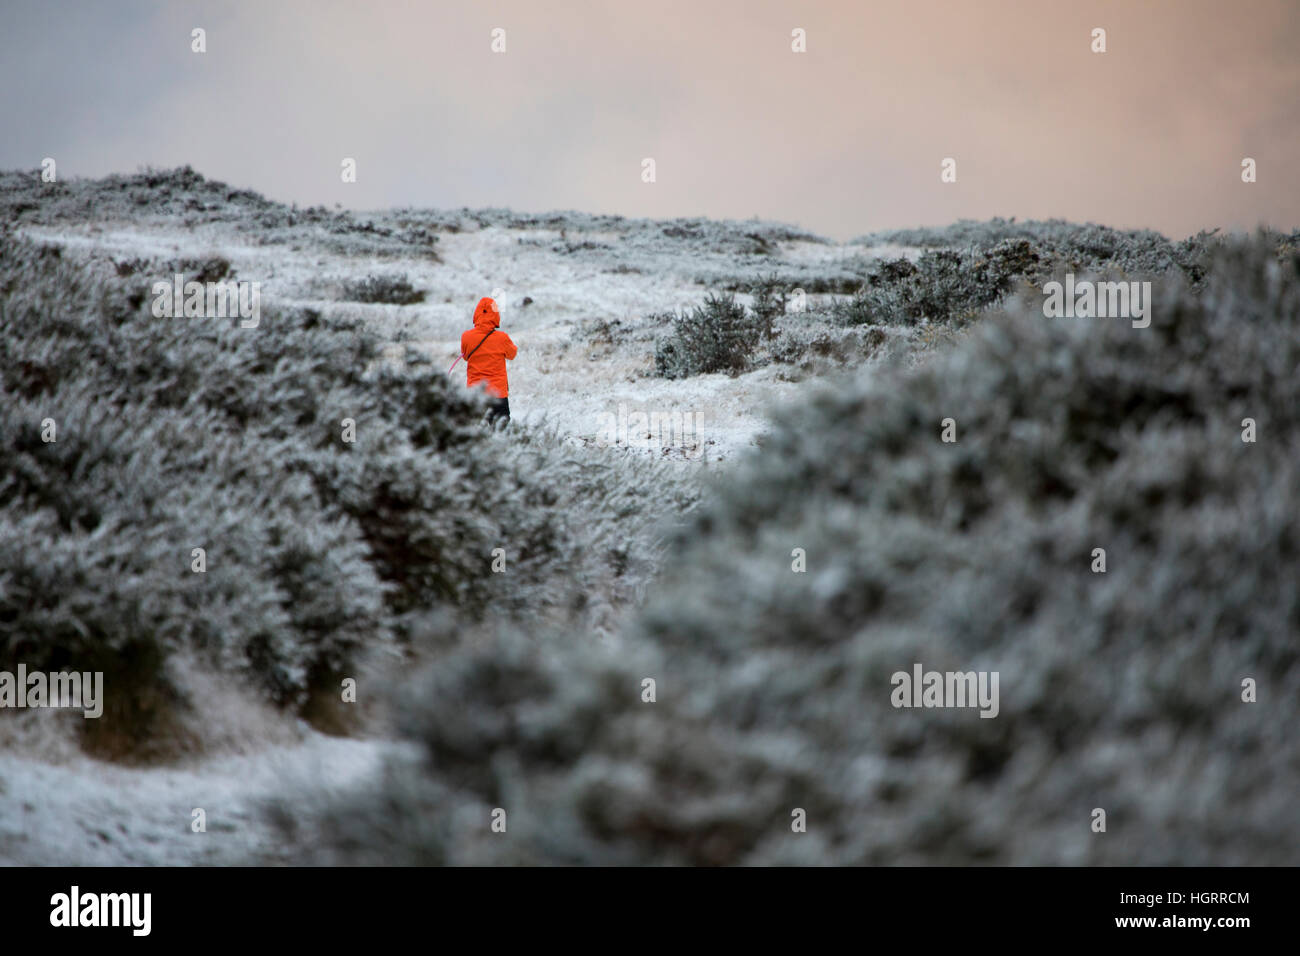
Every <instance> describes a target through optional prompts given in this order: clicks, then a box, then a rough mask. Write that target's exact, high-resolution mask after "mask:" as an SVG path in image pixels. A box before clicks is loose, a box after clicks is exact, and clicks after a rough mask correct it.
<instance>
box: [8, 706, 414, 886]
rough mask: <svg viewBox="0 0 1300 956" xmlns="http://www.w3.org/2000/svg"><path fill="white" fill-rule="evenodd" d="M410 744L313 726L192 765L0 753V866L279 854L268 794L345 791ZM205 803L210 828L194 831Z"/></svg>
mask: <svg viewBox="0 0 1300 956" xmlns="http://www.w3.org/2000/svg"><path fill="white" fill-rule="evenodd" d="M406 752H408V751H407V750H406V749H405V748H404V747H402V746H400V745H397V744H393V743H389V742H386V741H380V740H353V739H345V738H338V737H326V736H324V735H322V734H319V733H316V732H314V731H307V732H306V735H305V738H304V739H303V741H302V742H301V743H299V744H295V745H287V746H276V747H268V748H266V749H263V750H258V751H256V752H253V753H250V754H241V755H222V756H215V757H209V758H207V759H205V760H202V761H196V762H194V763H193V764H192V765H186V766H176V767H151V768H147V769H136V768H129V767H120V766H116V765H114V764H109V763H101V762H98V761H94V760H90V759H88V758H85V757H80V756H78V757H76V758H74V759H72V760H70V761H68V762H66V763H60V764H51V763H45V762H43V761H40V760H36V759H32V758H31V757H26V756H19V755H16V754H0V864H11V865H19V866H131V865H167V866H192V865H223V864H224V865H238V864H248V863H250V862H258V861H269V862H275V861H276V855H275V853H274V847H275V846H276V845H278V844H279V843H280V842H281V841H280V840H279V839H278V838H277V837H276V836H275V834H274V833H273V832H272V830H271V826H270V824H269V822H268V820H267V818H266V816H265V814H264V813H263V812H262V808H263V805H264V801H265V800H269V799H274V798H288V799H292V794H293V791H294V788H295V787H298V786H301V787H302V788H303V789H304V792H312V793H314V794H319V793H321V792H322V791H324V792H329V791H330V790H343V789H346V788H348V787H350V786H352V785H355V784H358V783H360V782H362V781H363V780H366V779H369V778H372V777H373V776H374V775H376V774H377V773H378V771H379V768H380V765H381V762H382V761H383V759H384V758H385V757H386V756H388V755H399V754H403V753H406ZM196 808H199V809H202V810H203V811H204V812H205V814H206V817H207V831H206V832H204V833H195V832H193V831H192V829H191V822H192V820H193V811H194V810H195V809H196Z"/></svg>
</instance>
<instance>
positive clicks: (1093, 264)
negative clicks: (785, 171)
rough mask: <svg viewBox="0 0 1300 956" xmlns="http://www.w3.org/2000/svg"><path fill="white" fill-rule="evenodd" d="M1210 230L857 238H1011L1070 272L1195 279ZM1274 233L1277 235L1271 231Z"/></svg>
mask: <svg viewBox="0 0 1300 956" xmlns="http://www.w3.org/2000/svg"><path fill="white" fill-rule="evenodd" d="M1216 232H1217V230H1215V231H1213V232H1201V233H1198V234H1197V235H1195V236H1189V237H1188V238H1186V239H1182V240H1179V241H1177V242H1175V241H1172V240H1170V239H1167V238H1166V237H1165V236H1162V235H1161V234H1160V233H1158V232H1154V231H1152V230H1150V229H1112V228H1111V227H1109V226H1099V225H1096V224H1094V223H1086V224H1082V225H1080V224H1078V223H1072V222H1066V221H1065V220H1063V219H1049V220H1046V221H1035V220H1029V221H1026V222H1016V221H1015V220H1014V219H1011V220H1007V219H990V220H988V221H987V222H976V221H973V220H969V219H963V220H961V221H959V222H956V223H954V224H952V225H950V226H944V227H941V228H926V229H899V230H893V231H890V232H878V233H873V234H872V235H870V236H864V237H862V238H861V239H858V240H856V241H857V242H860V243H865V244H874V243H896V244H901V245H910V246H923V247H930V248H935V247H945V248H976V249H991V248H993V247H994V246H997V245H1000V244H1004V243H1009V242H1028V243H1029V244H1030V246H1031V247H1032V248H1033V249H1034V250H1035V251H1036V252H1037V254H1038V255H1039V257H1040V259H1041V260H1042V261H1043V263H1044V264H1046V266H1047V271H1048V272H1050V271H1051V269H1052V268H1055V267H1057V266H1059V267H1061V268H1062V269H1069V270H1074V271H1094V272H1095V271H1104V270H1113V271H1118V272H1126V273H1164V272H1174V271H1177V272H1181V273H1182V274H1183V275H1184V276H1186V277H1187V278H1188V279H1191V280H1192V281H1193V282H1199V281H1200V280H1201V278H1202V277H1203V276H1204V275H1205V264H1206V261H1207V259H1208V257H1209V256H1210V255H1211V254H1212V253H1213V252H1214V250H1215V249H1216V248H1218V246H1219V244H1220V243H1221V242H1222V239H1221V237H1218V236H1216V234H1215V233H1216ZM1273 238H1275V239H1276V238H1279V237H1278V236H1277V235H1276V234H1274V236H1273Z"/></svg>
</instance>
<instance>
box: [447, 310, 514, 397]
mask: <svg viewBox="0 0 1300 956" xmlns="http://www.w3.org/2000/svg"><path fill="white" fill-rule="evenodd" d="M500 324H501V313H500V312H498V311H497V304H496V303H495V302H493V301H492V299H490V298H488V297H487V296H484V297H483V298H481V299H479V300H478V307H477V308H475V309H474V328H472V329H470V330H469V331H468V332H462V333H461V336H460V354H461V357H462V358H463V357H464V356H467V355H468V356H469V359H468V360H467V361H466V362H465V384H466V385H469V386H473V385H476V384H478V383H479V382H485V383H487V389H488V391H489V392H491V393H492V394H493V395H495V396H496V397H497V398H506V397H508V396H509V395H510V383H509V381H507V379H506V360H507V359H512V358H514V357H515V355H516V354H518V352H519V350H518V349H517V348H515V343H514V342H512V341H510V336H508V335H506V334H505V333H504V332H502V331H501V330H500V329H499V328H498V326H499V325H500ZM493 329H496V331H492V330H493ZM489 333H490V334H489ZM480 342H481V343H482V344H481V345H480V344H479V343H480ZM471 352H473V353H474V354H473V355H470V353H471Z"/></svg>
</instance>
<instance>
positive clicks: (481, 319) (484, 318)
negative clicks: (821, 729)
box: [474, 296, 501, 330]
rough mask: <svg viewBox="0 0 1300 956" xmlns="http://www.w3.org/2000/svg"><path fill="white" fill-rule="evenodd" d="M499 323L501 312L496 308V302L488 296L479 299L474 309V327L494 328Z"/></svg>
mask: <svg viewBox="0 0 1300 956" xmlns="http://www.w3.org/2000/svg"><path fill="white" fill-rule="evenodd" d="M500 325H501V313H500V311H498V309H497V304H496V302H495V301H494V300H493V299H491V298H490V297H489V296H484V297H483V298H481V299H479V300H478V305H477V306H476V307H475V309H474V328H476V329H484V330H487V329H495V328H497V327H498V326H500Z"/></svg>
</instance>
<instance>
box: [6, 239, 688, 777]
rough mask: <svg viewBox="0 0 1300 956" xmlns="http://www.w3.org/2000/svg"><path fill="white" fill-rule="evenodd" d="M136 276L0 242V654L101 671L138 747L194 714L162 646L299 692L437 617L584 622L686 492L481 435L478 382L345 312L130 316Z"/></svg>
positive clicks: (143, 295)
mask: <svg viewBox="0 0 1300 956" xmlns="http://www.w3.org/2000/svg"><path fill="white" fill-rule="evenodd" d="M149 272H150V270H146V271H145V273H144V274H134V273H133V274H131V275H128V276H127V277H119V276H117V275H116V270H115V269H113V268H111V267H110V266H107V265H105V266H104V267H103V268H102V269H100V270H99V271H95V270H94V269H92V268H90V267H89V266H87V265H86V264H84V263H81V262H76V261H69V260H68V259H67V258H66V257H65V256H64V255H62V254H61V253H60V252H59V250H57V249H55V248H50V247H41V246H38V245H35V244H33V243H30V242H27V241H21V240H16V239H14V238H13V237H12V236H8V235H5V236H0V656H2V659H3V661H7V662H22V663H25V664H26V665H27V666H28V667H30V668H32V669H58V668H61V667H65V666H66V667H72V668H76V669H82V670H86V669H88V670H104V671H105V672H106V681H108V682H109V685H108V690H107V693H108V696H109V700H110V703H111V705H112V706H113V707H115V708H117V709H118V710H117V711H115V712H114V713H113V714H111V715H110V716H111V717H112V718H113V719H112V720H110V719H108V718H107V717H106V719H105V720H104V721H101V722H94V721H90V722H87V723H90V724H103V725H110V724H111V725H114V726H116V727H117V728H119V730H120V731H122V733H120V734H119V735H118V736H117V737H116V738H115V740H116V741H117V743H116V744H115V745H120V746H135V747H137V748H138V750H137V753H136V755H137V756H138V755H140V753H142V752H144V751H146V750H147V749H148V746H149V742H150V740H151V737H152V728H154V727H155V726H156V724H157V722H158V721H160V720H164V719H167V718H169V717H171V716H174V714H175V712H176V708H177V707H181V706H200V707H201V704H202V702H201V701H193V700H187V699H186V693H185V688H184V687H183V686H181V685H180V684H178V683H177V681H176V680H175V675H174V668H172V667H171V663H172V662H173V661H174V659H177V656H178V655H180V656H183V657H185V658H186V659H189V660H194V661H198V662H200V663H201V664H202V665H203V666H205V667H209V668H215V669H216V670H217V671H218V672H220V673H224V674H229V675H232V676H233V677H235V678H237V679H239V680H240V681H241V682H243V683H244V684H245V685H247V686H250V687H254V688H258V689H260V691H261V692H262V693H263V694H264V695H265V696H266V697H267V698H268V699H270V700H272V701H274V702H276V703H278V704H280V705H282V706H285V707H290V708H306V707H308V705H309V704H311V702H312V700H313V698H314V697H316V696H317V695H320V694H327V696H328V694H333V695H334V698H335V700H337V689H338V683H337V681H338V679H339V678H340V677H341V676H342V675H345V674H347V673H350V672H352V669H353V668H355V666H356V665H357V663H358V661H359V659H360V658H361V657H363V656H364V655H365V654H368V653H369V652H372V651H375V650H379V649H383V648H389V649H393V650H395V651H398V650H401V649H403V648H412V633H413V622H416V621H418V620H419V619H420V618H421V617H422V616H426V615H429V614H432V613H435V612H437V613H439V614H441V615H442V617H443V619H447V620H451V621H453V622H454V621H474V620H479V619H486V618H488V617H490V616H492V615H497V616H500V617H503V618H507V619H508V618H509V617H510V616H511V615H514V614H520V613H523V612H524V611H525V610H527V612H528V613H529V614H530V615H533V616H539V617H544V616H545V615H546V614H547V613H548V609H552V610H553V611H554V612H555V613H556V614H557V615H561V614H562V615H572V616H573V618H572V619H573V620H580V621H582V622H583V624H584V626H591V625H592V624H593V622H594V623H595V624H597V625H599V626H606V625H607V621H605V620H604V618H605V617H608V615H609V613H610V612H609V605H611V604H612V603H615V602H617V601H618V600H621V599H622V598H624V597H626V596H627V595H628V594H631V593H633V592H635V590H636V588H637V587H639V585H640V581H641V580H642V579H643V577H644V575H645V574H646V572H647V569H648V567H649V566H650V563H651V562H652V560H653V555H654V553H655V547H656V540H657V538H658V536H659V533H660V532H659V525H658V522H660V521H662V520H663V519H664V518H665V517H666V516H668V515H670V514H671V512H672V511H673V510H675V509H685V508H688V507H689V506H690V503H691V500H692V499H691V495H692V492H691V491H690V490H689V488H688V487H686V486H685V485H684V484H675V483H674V482H672V481H671V480H665V479H664V477H663V476H662V475H660V474H659V473H658V472H656V471H655V470H653V469H650V468H647V467H640V466H638V465H637V464H636V463H633V462H625V461H622V460H620V459H609V458H601V457H599V456H596V455H584V454H581V453H579V452H575V451H574V450H572V449H565V448H563V447H562V446H561V445H560V443H559V442H558V441H557V440H556V439H555V438H554V436H551V435H549V434H546V433H533V432H527V431H518V432H516V433H515V434H513V435H512V436H511V439H510V440H506V439H505V438H504V437H503V436H494V435H491V434H489V433H487V432H485V431H484V430H482V429H481V427H480V426H479V421H480V419H481V416H482V413H483V405H482V401H481V399H479V398H477V397H475V396H473V395H472V394H471V393H469V392H467V391H466V390H464V389H463V388H460V387H458V386H457V385H455V384H453V383H452V382H451V381H450V380H449V379H447V378H446V377H445V376H444V375H443V374H441V372H439V371H437V370H434V369H433V368H432V367H431V366H429V365H427V364H425V365H423V366H410V367H406V368H403V369H395V368H392V367H389V366H386V365H376V363H375V360H376V357H377V355H378V352H379V347H380V344H381V343H380V341H379V340H378V339H377V338H376V336H375V335H374V333H373V332H371V331H370V330H369V329H368V328H366V327H365V326H364V325H361V324H358V323H351V322H337V321H330V320H326V319H325V318H324V317H322V316H321V315H320V314H319V313H317V312H315V311H313V310H283V309H276V308H271V309H263V313H262V319H261V324H260V325H259V327H258V328H257V329H256V330H252V329H241V328H240V327H239V326H238V323H237V322H232V321H229V320H210V319H164V320H160V319H156V318H154V317H153V316H152V315H151V314H150V312H149V308H148V304H147V302H148V299H147V290H148V274H149ZM344 419H351V420H352V421H353V422H355V429H356V441H355V442H354V443H346V442H344V441H343V440H342V435H343V428H342V423H343V421H344ZM46 420H52V422H53V427H54V428H55V429H56V431H55V433H54V437H55V439H56V440H55V441H53V442H46V441H44V440H43V438H44V437H45V433H46V428H45V426H44V425H43V424H42V423H44V422H46ZM647 487H655V488H656V489H657V494H654V495H650V494H647V493H646V489H647ZM195 548H203V549H204V550H205V552H206V562H207V570H206V572H205V573H195V572H194V571H193V570H192V569H191V568H192V561H193V560H194V558H193V556H192V549H195ZM496 548H502V549H504V551H505V553H506V555H507V560H508V562H509V564H508V568H509V574H502V575H493V574H492V573H491V571H490V566H491V562H492V556H493V550H494V549H496ZM427 630H428V629H427V628H424V629H422V631H421V633H425V632H427ZM413 649H416V650H418V648H413ZM137 703H138V704H139V706H138V707H137Z"/></svg>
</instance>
